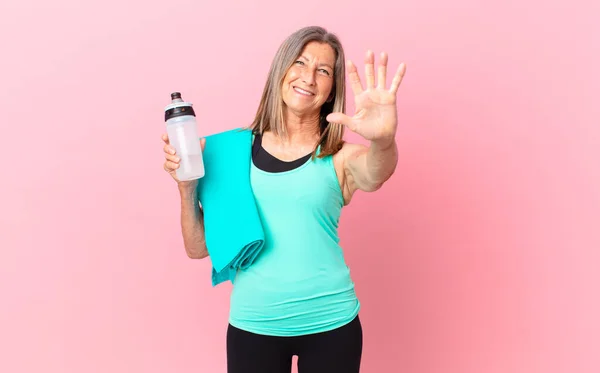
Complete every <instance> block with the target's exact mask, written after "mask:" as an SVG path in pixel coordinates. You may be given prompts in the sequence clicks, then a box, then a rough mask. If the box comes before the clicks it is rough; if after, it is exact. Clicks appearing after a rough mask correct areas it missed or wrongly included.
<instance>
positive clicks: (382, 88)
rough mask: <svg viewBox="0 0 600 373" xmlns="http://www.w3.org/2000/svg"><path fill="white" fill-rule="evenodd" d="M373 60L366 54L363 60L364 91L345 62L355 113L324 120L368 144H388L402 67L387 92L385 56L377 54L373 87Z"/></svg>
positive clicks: (393, 127) (395, 121)
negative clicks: (340, 126)
mask: <svg viewBox="0 0 600 373" xmlns="http://www.w3.org/2000/svg"><path fill="white" fill-rule="evenodd" d="M374 60H375V58H374V55H373V52H371V51H368V52H367V56H366V58H365V80H366V89H365V88H363V85H362V83H361V81H360V77H359V75H358V71H357V69H356V66H355V65H354V64H353V63H352V62H351V61H348V62H347V69H348V78H349V80H350V84H351V87H352V91H353V92H354V103H355V106H356V112H355V114H354V116H348V115H346V114H343V113H331V114H329V115H328V116H327V120H328V121H329V122H331V123H341V124H343V125H345V126H347V127H348V128H349V129H350V130H351V131H353V132H355V133H357V134H358V135H360V136H362V137H364V138H365V139H367V140H370V141H388V140H390V141H391V140H393V139H394V136H395V135H396V128H397V125H398V115H397V110H396V93H397V92H398V88H399V87H400V83H401V82H402V78H403V77H404V73H405V71H406V65H405V64H404V63H402V64H400V66H399V67H398V70H397V71H396V74H395V75H394V78H393V79H392V82H391V85H390V88H388V89H386V75H387V62H388V57H387V54H386V53H382V54H381V58H380V61H379V66H378V68H377V84H375V67H374V64H375V61H374Z"/></svg>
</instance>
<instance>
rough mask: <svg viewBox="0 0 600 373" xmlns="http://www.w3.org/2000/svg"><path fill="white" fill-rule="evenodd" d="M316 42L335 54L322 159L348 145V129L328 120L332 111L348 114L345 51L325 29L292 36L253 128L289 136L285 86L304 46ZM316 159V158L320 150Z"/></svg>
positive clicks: (272, 72)
mask: <svg viewBox="0 0 600 373" xmlns="http://www.w3.org/2000/svg"><path fill="white" fill-rule="evenodd" d="M313 41H316V42H320V43H326V44H329V46H331V48H333V50H334V52H335V66H334V71H333V75H334V81H333V86H332V97H331V100H328V101H327V102H326V103H325V104H323V106H322V107H321V115H320V123H319V131H320V133H319V135H320V139H319V145H321V151H320V153H319V155H318V157H324V156H327V155H331V154H335V153H337V152H338V150H340V149H341V147H342V145H343V143H344V141H343V137H344V126H343V125H342V124H339V123H329V122H327V119H326V117H327V115H328V114H330V113H332V112H340V113H345V111H346V85H345V75H346V72H345V70H346V69H345V56H344V49H343V48H342V44H341V42H340V40H339V39H338V37H337V36H336V35H335V34H332V33H329V32H327V30H326V29H324V28H323V27H319V26H309V27H304V28H301V29H299V30H298V31H296V32H294V33H293V34H291V35H290V36H288V37H287V39H285V40H284V42H283V43H282V44H281V46H280V47H279V49H278V51H277V53H276V54H275V57H274V58H273V62H272V64H271V68H270V70H269V74H268V78H267V82H266V84H265V87H264V90H263V93H262V97H261V100H260V104H259V106H258V110H257V112H256V116H255V118H254V121H253V122H252V125H251V126H250V128H251V129H252V130H253V131H254V132H255V133H260V134H262V133H264V132H265V131H269V130H270V131H272V132H273V133H275V134H276V135H278V136H286V135H287V132H286V129H285V125H284V119H283V105H284V103H283V98H282V94H281V86H282V84H283V79H284V78H285V75H286V73H287V71H288V70H289V68H290V67H291V66H292V64H293V63H294V62H295V61H296V59H297V58H298V56H299V55H300V53H302V50H303V49H304V47H305V46H306V45H307V44H308V43H310V42H313ZM313 156H316V148H315V150H314V151H313Z"/></svg>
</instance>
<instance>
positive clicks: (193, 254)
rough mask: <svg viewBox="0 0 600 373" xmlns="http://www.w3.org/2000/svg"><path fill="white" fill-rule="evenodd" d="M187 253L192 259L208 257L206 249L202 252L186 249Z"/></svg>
mask: <svg viewBox="0 0 600 373" xmlns="http://www.w3.org/2000/svg"><path fill="white" fill-rule="evenodd" d="M185 253H186V254H187V256H188V258H190V259H204V258H206V257H207V256H208V251H207V250H206V249H202V250H192V249H188V248H187V247H186V248H185Z"/></svg>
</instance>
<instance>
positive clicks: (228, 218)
mask: <svg viewBox="0 0 600 373" xmlns="http://www.w3.org/2000/svg"><path fill="white" fill-rule="evenodd" d="M251 152H252V132H251V131H250V130H247V129H240V128H237V129H233V130H229V131H225V132H220V133H217V134H214V135H210V136H207V137H206V144H205V147H204V152H203V159H204V168H205V175H204V177H203V178H201V179H200V180H199V182H198V199H199V200H200V203H201V205H202V209H203V211H204V234H205V238H206V247H207V249H208V253H209V255H210V260H211V262H212V266H213V268H212V284H213V286H216V285H218V284H220V283H222V282H225V281H228V280H229V281H231V282H232V283H233V282H234V279H235V275H236V273H237V271H238V269H246V268H248V267H249V266H251V265H252V263H253V262H254V259H256V257H257V255H258V254H259V253H260V251H261V249H262V247H263V245H264V240H265V235H264V231H263V228H262V225H261V221H260V218H259V215H258V209H257V207H256V202H255V200H254V194H253V193H252V188H251V185H250V162H251V154H252V153H251Z"/></svg>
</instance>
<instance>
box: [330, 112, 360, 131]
mask: <svg viewBox="0 0 600 373" xmlns="http://www.w3.org/2000/svg"><path fill="white" fill-rule="evenodd" d="M326 119H327V121H328V122H329V123H339V124H343V125H344V126H346V127H348V128H349V129H350V130H351V131H354V130H355V128H356V124H355V123H354V119H352V117H350V116H348V115H346V114H344V113H331V114H329V115H328V116H327V118H326Z"/></svg>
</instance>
